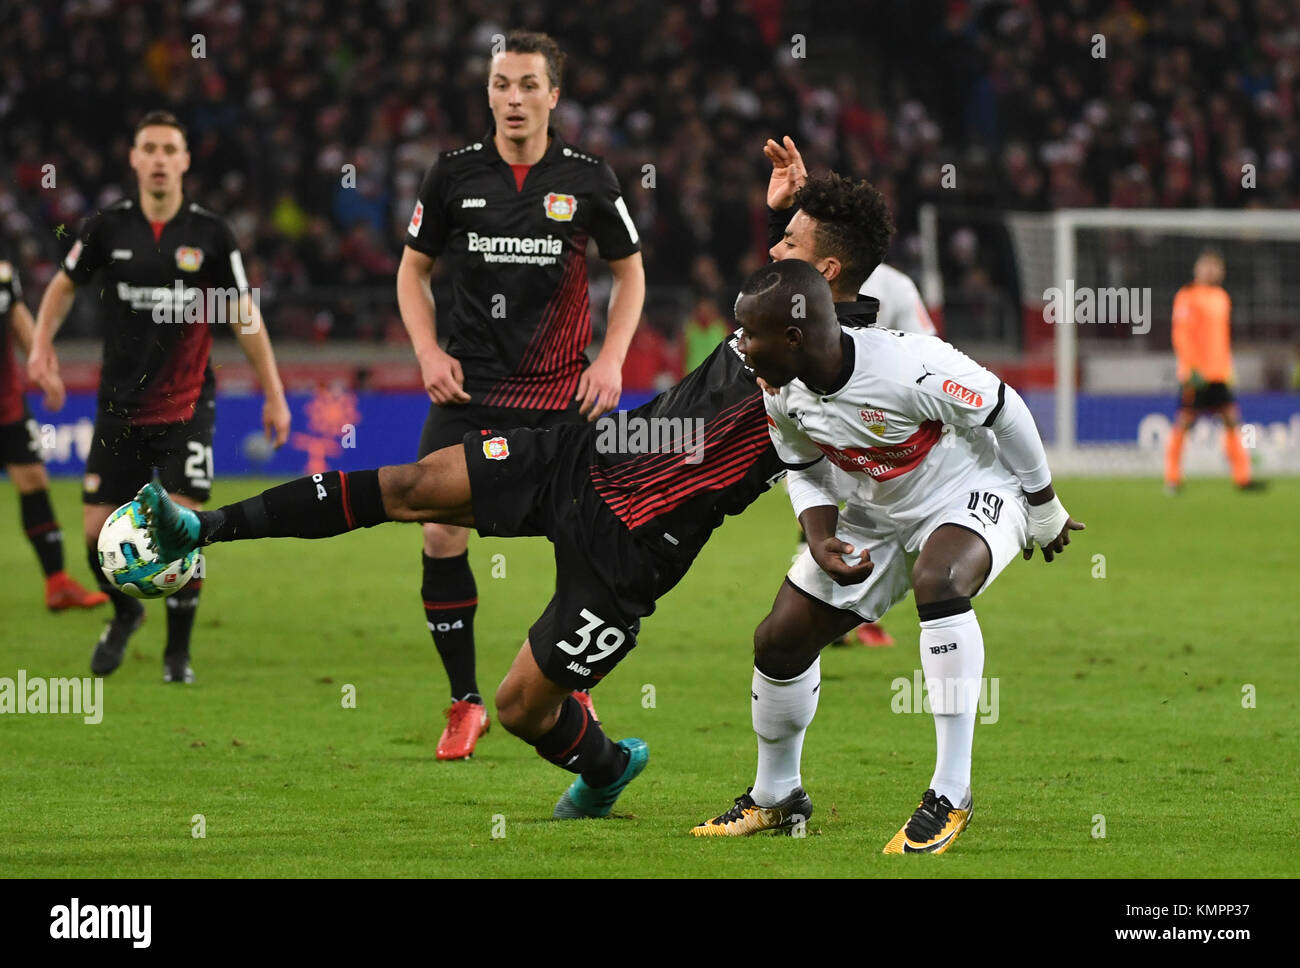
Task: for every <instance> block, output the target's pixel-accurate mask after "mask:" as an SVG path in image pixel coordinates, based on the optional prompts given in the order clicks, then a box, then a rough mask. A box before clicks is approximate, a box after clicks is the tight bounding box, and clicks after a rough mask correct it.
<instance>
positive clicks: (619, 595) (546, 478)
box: [464, 425, 690, 689]
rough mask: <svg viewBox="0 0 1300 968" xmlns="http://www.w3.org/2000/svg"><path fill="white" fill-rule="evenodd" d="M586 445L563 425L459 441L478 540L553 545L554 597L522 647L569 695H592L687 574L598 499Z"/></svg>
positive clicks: (584, 432)
mask: <svg viewBox="0 0 1300 968" xmlns="http://www.w3.org/2000/svg"><path fill="white" fill-rule="evenodd" d="M592 439H593V438H592V431H591V428H589V427H586V426H583V425H576V426H575V425H569V426H562V427H557V428H555V429H553V430H532V429H522V430H508V431H504V432H501V433H497V432H495V431H478V432H475V433H473V434H467V435H466V436H465V441H464V443H465V461H466V464H467V465H468V468H469V480H470V491H471V493H472V494H473V500H474V521H475V528H476V530H477V531H478V533H479V534H481V535H485V536H497V537H521V536H525V535H545V536H546V537H547V538H549V539H550V540H551V543H552V544H553V545H554V546H555V595H554V597H553V598H552V599H551V601H550V604H549V605H547V606H546V611H544V612H543V613H542V615H541V617H540V618H539V619H538V620H537V621H536V622H534V623H533V626H532V628H530V629H529V630H528V641H529V644H530V645H531V646H532V650H533V658H535V659H536V660H537V665H538V666H539V667H540V668H541V670H542V672H543V673H545V675H546V676H547V678H549V679H551V680H552V681H554V682H558V683H560V684H561V685H563V686H567V687H568V688H570V689H583V688H590V687H591V686H594V685H595V684H596V683H597V682H599V681H600V680H601V679H603V678H604V677H605V676H607V675H608V674H609V672H610V670H612V669H613V668H614V666H615V665H617V664H618V663H619V662H620V661H621V660H622V659H623V657H624V656H625V655H627V654H628V653H629V652H631V651H632V649H634V648H635V647H636V637H637V633H638V632H639V631H640V630H641V619H642V618H643V617H645V616H646V615H649V614H650V613H651V612H653V611H654V609H655V600H656V599H658V598H659V597H660V596H661V595H663V594H664V593H666V592H667V591H668V590H669V589H670V588H672V587H673V586H674V585H676V584H677V582H678V581H679V580H680V579H681V577H682V575H684V574H685V573H686V569H687V568H688V567H689V566H690V561H689V560H686V561H675V560H670V559H667V558H664V557H661V556H660V555H659V554H658V553H657V552H655V551H653V550H652V549H651V548H650V547H649V546H647V545H644V544H642V543H641V542H639V541H637V539H636V538H634V537H633V536H632V533H631V532H630V531H628V530H627V528H626V527H625V526H624V524H623V522H622V521H620V520H619V519H618V518H617V517H616V516H615V515H614V512H613V511H611V510H610V509H609V507H608V506H607V505H606V504H605V502H604V501H602V500H601V498H600V496H599V495H598V494H597V493H596V492H595V490H594V489H593V488H592V486H591V477H590V471H589V466H590V460H591V458H590V454H591V447H592Z"/></svg>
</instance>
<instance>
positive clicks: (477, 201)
mask: <svg viewBox="0 0 1300 968" xmlns="http://www.w3.org/2000/svg"><path fill="white" fill-rule="evenodd" d="M460 207H461V208H487V199H486V198H462V199H461V200H460Z"/></svg>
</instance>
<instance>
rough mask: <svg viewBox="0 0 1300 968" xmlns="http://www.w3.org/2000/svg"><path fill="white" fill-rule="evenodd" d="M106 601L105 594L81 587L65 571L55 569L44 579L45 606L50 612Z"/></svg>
mask: <svg viewBox="0 0 1300 968" xmlns="http://www.w3.org/2000/svg"><path fill="white" fill-rule="evenodd" d="M106 601H108V596H107V595H105V594H104V593H103V592H92V591H89V590H87V589H85V588H82V587H81V585H79V584H78V583H77V580H76V579H75V578H73V577H72V576H71V575H69V574H68V573H67V572H66V571H56V572H55V573H54V574H52V575H51V576H50V577H49V578H47V579H45V607H46V608H48V609H49V610H50V611H51V612H62V611H63V610H64V609H69V608H94V607H95V606H96V605H103V604H104V603H105V602H106Z"/></svg>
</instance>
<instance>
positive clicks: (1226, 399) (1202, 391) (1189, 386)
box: [1178, 382, 1236, 410]
mask: <svg viewBox="0 0 1300 968" xmlns="http://www.w3.org/2000/svg"><path fill="white" fill-rule="evenodd" d="M1234 402H1236V397H1234V396H1233V395H1232V390H1231V389H1229V387H1228V384H1226V383H1202V384H1200V385H1199V386H1197V385H1196V384H1194V383H1191V382H1188V383H1184V384H1183V388H1182V393H1181V394H1180V395H1179V397H1178V405H1179V406H1180V407H1182V408H1183V409H1184V410H1217V409H1218V408H1219V407H1226V406H1227V405H1228V404H1230V403H1234Z"/></svg>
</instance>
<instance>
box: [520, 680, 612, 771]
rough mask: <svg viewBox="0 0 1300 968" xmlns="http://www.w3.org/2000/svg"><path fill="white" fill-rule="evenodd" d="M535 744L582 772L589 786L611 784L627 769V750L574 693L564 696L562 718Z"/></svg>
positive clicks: (556, 760) (559, 762)
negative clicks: (602, 726)
mask: <svg viewBox="0 0 1300 968" xmlns="http://www.w3.org/2000/svg"><path fill="white" fill-rule="evenodd" d="M532 746H533V748H534V749H536V750H537V752H538V753H539V754H540V755H541V757H542V759H544V760H550V761H551V762H552V763H554V764H555V765H556V766H558V767H560V769H562V770H568V771H569V772H570V773H581V774H582V778H583V780H585V781H586V783H587V785H588V786H593V787H606V786H609V785H610V784H611V783H613V782H614V781H615V780H617V779H618V778H619V777H620V776H622V775H623V771H624V770H625V769H627V757H628V754H627V750H625V749H623V748H622V747H621V746H619V745H617V744H616V743H614V741H613V740H611V739H610V738H609V737H608V736H606V735H605V734H604V732H602V731H601V728H600V726H599V725H598V724H597V723H596V721H595V720H594V719H592V718H591V717H590V716H589V715H588V714H587V710H586V709H585V708H583V705H582V703H580V702H578V700H576V699H574V698H573V696H565V697H564V705H563V706H561V707H560V718H559V719H557V720H556V721H555V725H554V726H552V727H551V729H550V731H549V732H547V733H544V734H542V735H541V736H539V737H538V738H537V739H535V740H533V742H532Z"/></svg>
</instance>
